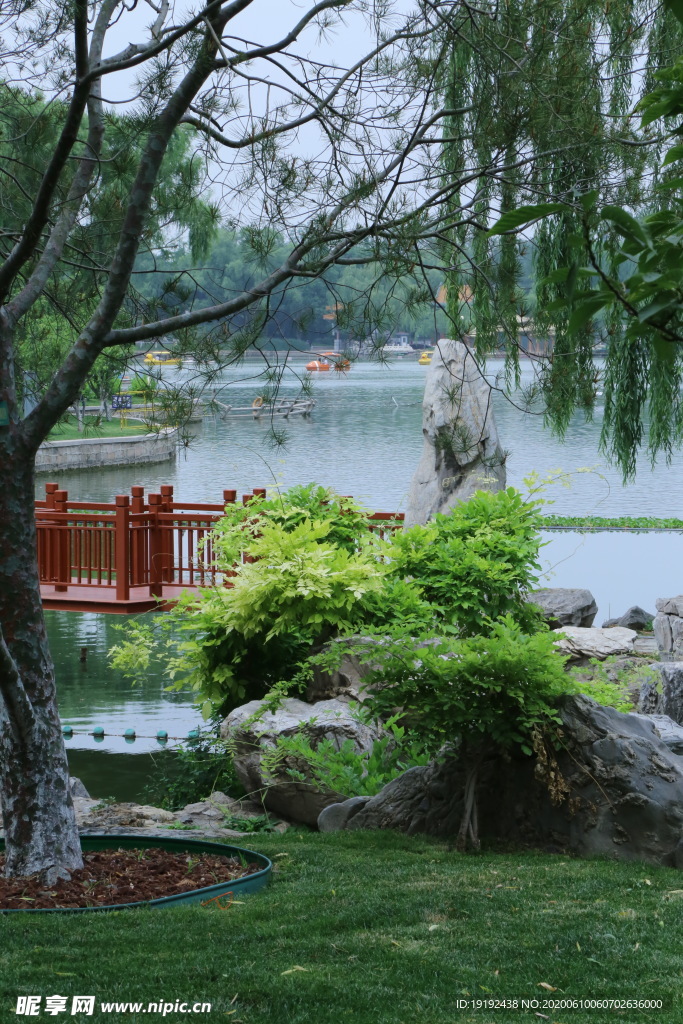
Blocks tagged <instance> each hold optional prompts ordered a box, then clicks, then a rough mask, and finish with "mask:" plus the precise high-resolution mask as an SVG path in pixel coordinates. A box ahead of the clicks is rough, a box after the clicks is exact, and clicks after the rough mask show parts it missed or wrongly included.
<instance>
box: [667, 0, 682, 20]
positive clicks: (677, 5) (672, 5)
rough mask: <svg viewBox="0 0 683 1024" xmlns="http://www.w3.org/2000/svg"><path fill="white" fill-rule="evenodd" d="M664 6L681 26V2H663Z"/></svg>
mask: <svg viewBox="0 0 683 1024" xmlns="http://www.w3.org/2000/svg"><path fill="white" fill-rule="evenodd" d="M664 6H665V7H666V9H667V10H668V11H671V13H672V14H673V16H674V18H678V20H679V21H680V22H681V23H682V24H683V0H664Z"/></svg>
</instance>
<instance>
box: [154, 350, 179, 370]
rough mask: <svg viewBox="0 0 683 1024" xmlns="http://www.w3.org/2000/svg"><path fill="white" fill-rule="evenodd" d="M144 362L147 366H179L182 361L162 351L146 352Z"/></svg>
mask: <svg viewBox="0 0 683 1024" xmlns="http://www.w3.org/2000/svg"><path fill="white" fill-rule="evenodd" d="M145 362H146V363H147V365H148V366H180V364H181V363H182V359H179V358H178V356H174V355H172V354H171V353H170V352H166V351H165V350H163V351H160V352H148V353H147V355H146V356H145Z"/></svg>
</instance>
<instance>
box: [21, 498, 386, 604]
mask: <svg viewBox="0 0 683 1024" xmlns="http://www.w3.org/2000/svg"><path fill="white" fill-rule="evenodd" d="M259 494H265V488H259V487H255V488H254V490H253V491H252V492H251V494H243V495H242V496H241V500H242V503H243V504H247V503H248V502H249V501H251V500H252V499H253V498H254V496H255V495H259ZM236 501H237V492H236V491H230V490H226V491H223V501H222V503H217V504H206V503H203V504H196V503H194V504H193V503H188V502H179V501H174V500H173V488H172V487H171V486H170V485H165V486H162V487H161V491H160V493H159V494H148V495H147V497H146V498H145V493H144V488H143V487H132V488H131V493H130V495H128V494H119V495H117V496H116V498H115V500H114V502H113V504H107V503H103V502H93V501H71V500H70V499H69V495H68V493H67V492H66V491H63V490H60V489H59V485H58V484H56V483H49V484H46V485H45V500H44V501H36V526H37V535H38V568H39V572H40V592H41V596H42V598H43V606H44V607H45V608H50V609H62V610H63V611H76V612H85V611H93V612H114V613H117V612H118V613H120V614H130V613H136V612H144V611H150V610H152V609H154V608H159V607H160V606H161V607H163V606H164V605H168V604H173V603H174V601H176V600H177V598H178V596H179V595H180V593H181V592H182V591H184V590H196V589H197V588H198V587H209V586H216V585H224V584H227V582H228V574H226V573H224V572H222V571H220V570H219V569H218V567H217V566H216V562H215V553H214V550H213V547H212V540H211V538H212V529H213V527H214V524H215V523H216V521H217V520H218V519H220V517H221V516H222V515H223V513H224V510H225V506H226V505H230V504H234V503H235V502H236ZM369 518H370V520H371V526H370V529H374V530H377V531H379V532H381V533H385V532H386V531H388V530H392V529H395V528H397V527H400V526H401V525H402V523H403V515H402V514H400V513H391V512H375V513H373V514H372V515H371V516H370V517H369Z"/></svg>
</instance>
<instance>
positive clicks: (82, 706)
mask: <svg viewBox="0 0 683 1024" xmlns="http://www.w3.org/2000/svg"><path fill="white" fill-rule="evenodd" d="M498 368H499V367H498V366H497V365H496V363H495V362H492V363H491V364H490V370H491V373H492V374H495V372H496V371H497V369H498ZM167 372H169V373H173V372H174V371H167ZM178 372H179V373H180V374H182V375H187V373H188V371H186V370H183V371H178ZM240 374H241V379H240V380H237V381H236V382H235V383H230V384H227V383H226V385H225V389H224V391H223V392H222V394H220V395H219V396H218V397H219V398H220V400H221V401H223V402H225V403H227V404H231V405H232V406H250V405H251V402H252V400H253V399H254V397H255V396H256V395H257V394H258V392H259V382H258V380H257V379H255V376H254V370H252V369H250V367H249V365H248V364H247V366H246V367H245V368H243V370H242V371H240ZM425 374H426V368H425V367H421V366H418V365H417V363H416V362H412V361H411V362H406V361H403V362H396V363H393V364H391V365H390V366H389V367H380V366H377V365H376V364H373V363H357V364H355V365H354V366H353V367H352V369H351V370H350V371H349V373H348V374H337V373H334V372H330V373H325V374H319V375H318V379H317V380H316V382H315V398H316V399H317V405H316V407H315V410H314V412H313V415H312V416H311V417H310V418H304V417H295V418H293V419H292V420H290V421H288V422H287V423H286V429H287V433H288V441H287V445H286V447H285V448H284V449H279V450H272V449H270V448H269V447H268V446H267V443H266V442H267V425H266V424H263V423H260V422H258V421H256V422H255V421H253V420H251V419H232V420H227V421H222V420H220V419H214V418H209V419H205V420H204V422H203V423H202V424H198V425H197V435H196V437H195V440H194V442H193V444H192V446H191V447H190V448H189V449H188V450H187V451H186V452H181V453H180V454H179V456H178V458H177V460H176V461H175V462H167V463H159V464H156V465H150V466H144V465H143V466H138V467H135V466H131V467H121V468H115V469H108V470H89V471H81V472H71V473H65V474H62V475H61V476H60V477H59V479H58V482H59V484H60V487H62V488H65V489H67V490H68V492H69V495H70V496H71V497H72V498H74V499H77V500H87V499H91V500H98V501H110V500H112V496H113V495H115V494H122V493H127V492H128V493H130V488H131V486H133V485H135V484H141V485H143V486H144V487H145V489H146V490H147V491H148V492H149V491H151V492H155V491H158V490H159V487H160V486H161V484H173V486H174V491H175V495H176V496H177V498H178V499H181V500H183V499H184V500H188V501H189V500H194V501H220V499H221V495H222V491H223V489H224V488H235V489H236V490H237V491H238V492H239V493H240V494H241V493H246V492H248V491H251V490H252V488H254V487H264V486H265V487H272V486H275V485H279V486H282V487H285V488H286V487H289V486H291V485H293V484H300V483H308V482H309V481H311V480H316V481H318V482H319V483H321V484H325V485H328V486H331V487H333V488H334V489H335V490H337V491H339V492H340V493H342V494H352V495H354V497H356V498H357V499H359V500H360V501H362V502H364V503H365V504H366V505H367V506H368V507H370V508H372V509H374V510H376V511H402V510H403V509H404V508H405V502H406V495H407V492H408V488H409V485H410V480H411V477H412V474H413V472H414V470H415V467H416V465H417V462H418V459H419V457H420V453H421V450H422V432H421V419H422V411H421V402H422V391H423V388H424V379H425ZM297 387H298V385H297V384H296V382H295V381H294V380H292V381H291V382H287V383H285V384H284V385H283V394H284V395H294V393H295V391H296V389H297ZM494 408H495V413H496V421H497V425H498V432H499V435H500V438H501V444H502V446H503V448H505V449H507V450H508V451H509V452H510V455H509V458H508V462H507V470H508V484H512V485H514V486H517V487H520V488H521V489H523V488H524V485H523V478H524V477H525V476H526V475H527V474H528V473H530V472H532V471H533V470H536V471H538V472H539V473H540V474H541V476H543V475H545V474H546V473H548V472H550V471H551V470H554V469H558V468H562V469H563V470H567V471H570V472H572V471H576V470H579V469H580V470H585V469H588V468H590V469H592V472H581V473H578V474H576V475H574V476H573V478H572V481H573V482H572V486H571V488H569V489H566V488H563V487H560V486H555V487H554V488H553V489H552V490H550V491H548V492H547V493H546V497H547V498H549V499H552V500H553V501H554V505H553V506H552V510H553V511H554V512H560V513H565V514H568V515H588V514H595V515H601V516H607V515H612V516H616V515H656V516H679V517H681V518H683V455H681V454H680V453H677V454H676V456H675V458H674V460H673V462H672V464H671V465H670V466H667V465H666V463H664V462H663V463H661V464H659V465H657V466H656V467H655V468H654V469H651V467H650V464H649V460H648V458H647V456H641V458H640V460H639V464H638V474H637V478H636V481H635V483H633V484H630V485H628V486H626V487H624V486H622V483H621V476H620V473H619V471H618V470H617V469H615V468H613V467H609V466H607V465H606V463H605V459H604V457H602V456H601V455H600V454H599V452H598V439H599V433H600V413H599V411H598V414H597V415H596V418H595V421H594V422H592V423H585V422H584V421H583V419H582V417H576V418H575V421H574V422H573V423H572V424H571V426H570V428H569V430H568V432H567V436H566V438H565V440H564V442H563V443H560V442H559V441H557V440H556V439H554V438H553V437H552V436H551V435H550V433H549V432H548V431H546V430H545V429H544V427H543V424H542V421H541V419H540V418H539V417H533V416H528V415H525V414H524V413H522V412H520V411H519V410H518V409H516V408H515V407H514V406H513V405H511V404H510V403H509V402H508V401H506V400H505V399H504V398H502V397H501V396H498V395H497V396H496V398H495V404H494ZM49 479H50V477H45V476H41V477H39V480H38V488H37V494H38V495H39V496H42V493H43V491H44V483H45V481H47V480H49ZM544 540H545V541H547V545H546V547H544V548H543V550H542V562H543V564H544V571H545V572H546V574H547V576H546V579H545V580H544V581H543V582H544V583H545V585H547V586H557V587H573V586H577V587H578V586H581V587H588V588H589V589H590V590H591V591H592V592H593V593H594V594H595V597H596V600H597V602H598V606H599V611H598V615H597V618H596V623H597V624H598V625H599V624H600V623H601V622H602V621H603V619H604V618H607V617H608V616H610V615H620V614H621V613H622V612H623V611H625V610H626V608H627V607H628V606H629V605H632V604H640V605H642V606H643V607H644V608H646V609H648V610H651V611H654V602H655V599H656V598H657V597H663V596H669V595H674V594H678V593H680V592H681V591H683V535H681V534H678V533H668V534H661V533H639V534H624V533H597V534H577V533H549V534H547V535H545V536H544ZM47 619H48V629H49V631H50V641H51V644H52V650H53V654H54V657H55V662H56V665H57V678H58V692H59V697H60V713H61V716H62V720H63V722H65V723H68V724H69V725H71V726H72V727H73V728H74V730H75V735H74V737H73V738H72V739H71V740H68V741H67V749H68V751H69V759H70V762H71V768H72V772H73V774H75V775H78V776H80V777H81V778H82V779H83V781H84V782H85V784H86V786H87V787H88V789H89V790H90V791H91V793H92V794H93V795H94V796H97V797H104V796H111V795H113V796H117V797H119V798H120V799H134V798H136V797H138V796H139V795H140V791H141V788H142V786H143V784H144V780H145V778H146V776H147V774H148V773H149V770H150V766H151V762H152V760H153V758H154V757H155V756H156V753H157V752H158V751H159V750H160V748H159V745H158V743H157V742H156V739H155V738H154V737H155V735H156V732H157V730H158V729H165V730H166V731H167V732H168V734H169V736H171V737H180V738H182V737H185V736H186V735H187V732H188V730H189V729H191V728H193V727H195V726H197V725H198V724H199V720H198V717H197V714H196V712H195V711H194V710H193V708H192V702H191V698H190V697H189V696H187V695H183V694H169V693H166V692H165V690H164V687H165V685H166V681H165V680H164V677H163V675H162V673H161V671H160V670H156V671H154V672H151V673H150V677H149V678H148V679H147V680H146V682H145V683H144V684H143V685H142V686H140V687H135V688H132V687H131V685H130V683H128V682H126V681H125V680H123V679H122V678H121V677H120V676H119V675H118V673H116V672H114V671H113V670H111V669H110V668H109V667H108V665H107V651H108V649H109V647H110V646H111V645H112V644H114V643H116V642H117V640H118V639H119V634H118V633H117V631H116V629H115V626H116V624H117V623H120V622H121V617H119V616H105V615H93V614H77V613H71V612H48V613H47ZM81 647H87V649H88V654H87V660H86V662H85V663H81V662H80V661H79V652H80V649H81ZM97 725H101V726H103V727H104V728H105V730H106V732H107V735H106V737H105V739H104V740H103V741H101V742H99V743H96V742H95V740H94V739H93V737H91V736H87V735H83V733H86V732H88V731H90V730H92V728H93V727H94V726H97ZM128 728H133V729H135V730H136V733H137V735H138V738H136V740H135V742H133V743H129V742H127V741H126V740H125V739H124V738H123V735H122V734H123V732H124V731H125V729H128ZM110 733H111V734H115V735H109V734H110ZM173 742H174V741H170V742H169V747H171V746H173Z"/></svg>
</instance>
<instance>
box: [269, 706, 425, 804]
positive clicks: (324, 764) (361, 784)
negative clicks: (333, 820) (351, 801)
mask: <svg viewBox="0 0 683 1024" xmlns="http://www.w3.org/2000/svg"><path fill="white" fill-rule="evenodd" d="M384 728H385V730H386V735H383V736H382V737H381V738H380V739H377V740H375V741H374V743H373V745H372V750H370V751H369V752H366V753H359V752H358V751H357V750H356V749H355V747H354V744H353V740H350V739H347V740H345V741H344V742H343V743H342V744H341V746H340V747H337V746H336V745H335V743H334V742H333V741H332V740H328V739H323V740H321V741H320V743H318V744H317V746H315V747H314V746H313V745H312V744H311V740H310V738H309V736H308V734H307V733H306V729H305V726H304V727H303V728H302V729H301V730H300V731H299V732H296V733H294V734H293V735H291V736H280V737H279V738H278V740H277V743H276V745H275V747H273V748H272V750H269V751H267V752H266V753H264V754H263V755H262V757H261V765H262V767H263V769H264V770H265V771H266V772H267V773H268V774H269V775H271V776H277V775H278V774H284V775H287V776H289V777H290V778H292V779H296V780H297V781H299V782H303V783H306V784H308V785H310V786H311V787H312V788H313V789H316V790H318V791H320V792H323V793H330V792H332V793H342V794H343V795H344V796H346V797H351V796H375V794H376V793H379V791H380V790H381V789H383V788H384V786H386V784H387V783H388V782H391V780H392V779H395V778H396V777H397V776H398V775H401V774H402V773H403V772H404V771H406V770H407V769H408V768H413V767H415V766H416V765H426V764H429V761H430V759H431V756H430V754H429V752H428V751H427V750H426V749H425V746H424V744H423V743H422V742H421V741H420V740H418V739H417V738H416V737H415V736H414V735H411V734H408V733H407V732H406V730H405V728H404V727H403V726H400V725H398V724H397V722H396V719H395V718H392V719H390V720H388V721H387V722H386V723H385V725H384Z"/></svg>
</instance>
